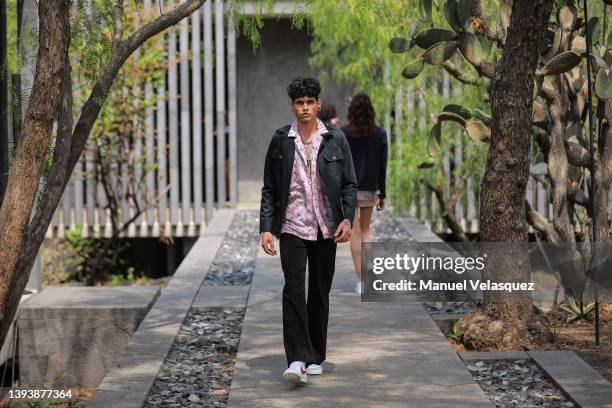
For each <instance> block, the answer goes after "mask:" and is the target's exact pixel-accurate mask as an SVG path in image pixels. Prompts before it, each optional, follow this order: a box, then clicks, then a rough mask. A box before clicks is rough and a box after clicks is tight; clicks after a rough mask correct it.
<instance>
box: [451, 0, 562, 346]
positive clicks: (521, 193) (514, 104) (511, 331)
mask: <svg viewBox="0 0 612 408" xmlns="http://www.w3.org/2000/svg"><path fill="white" fill-rule="evenodd" d="M551 9H552V4H551V1H550V0H515V1H514V2H513V5H512V16H511V19H510V26H509V28H508V35H507V38H506V43H505V46H504V51H503V55H502V58H501V60H500V61H499V63H498V66H497V69H496V72H495V76H494V77H493V79H492V82H491V89H490V91H491V92H490V94H491V112H492V129H491V146H490V148H489V155H488V159H487V165H486V168H485V174H484V177H483V180H482V184H481V196H480V227H481V241H483V242H490V243H496V244H494V245H492V247H491V249H493V248H495V249H496V250H495V251H494V252H493V254H492V255H493V256H491V257H490V258H489V261H488V263H487V264H488V265H487V268H486V269H485V272H484V274H483V279H484V280H486V279H490V280H491V281H492V282H528V281H529V279H530V265H529V259H528V257H527V254H526V253H525V252H524V251H523V250H522V248H524V247H523V244H525V243H526V242H527V221H526V216H525V190H526V186H527V181H528V178H529V152H530V147H531V133H532V128H531V123H532V107H533V88H534V80H535V70H536V67H537V62H538V53H537V47H538V44H541V43H542V41H543V40H544V34H545V32H546V28H547V23H548V19H549V16H550V13H551ZM483 300H484V306H483V307H481V308H479V309H478V310H476V311H475V312H474V313H471V314H469V315H467V316H465V317H464V318H462V319H461V320H460V324H459V330H460V332H461V334H462V336H463V340H464V343H466V344H467V345H468V346H471V347H474V348H478V349H492V348H493V349H495V348H501V349H510V348H522V347H525V346H527V345H528V344H531V343H533V342H536V341H537V339H535V338H533V336H532V335H531V334H530V331H529V330H528V329H529V327H528V324H529V323H532V322H536V323H537V324H538V325H539V326H540V327H538V329H542V330H537V331H538V332H541V331H544V332H546V329H547V328H546V327H543V325H545V324H544V321H543V320H541V319H539V318H537V316H536V312H535V309H534V307H533V305H532V303H531V300H530V298H529V296H528V295H527V293H526V292H524V291H517V292H512V293H508V292H503V291H497V292H493V291H489V292H485V293H484V297H483Z"/></svg>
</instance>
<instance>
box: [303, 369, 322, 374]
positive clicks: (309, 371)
mask: <svg viewBox="0 0 612 408" xmlns="http://www.w3.org/2000/svg"><path fill="white" fill-rule="evenodd" d="M306 374H308V375H321V374H323V369H322V368H316V369H315V368H311V369H308V368H307V369H306Z"/></svg>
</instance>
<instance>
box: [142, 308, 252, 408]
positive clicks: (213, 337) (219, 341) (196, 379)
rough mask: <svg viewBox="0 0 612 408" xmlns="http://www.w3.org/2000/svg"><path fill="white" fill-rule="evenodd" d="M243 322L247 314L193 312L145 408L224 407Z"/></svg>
mask: <svg viewBox="0 0 612 408" xmlns="http://www.w3.org/2000/svg"><path fill="white" fill-rule="evenodd" d="M243 318H244V310H238V309H207V310H197V309H195V310H194V309H192V310H191V311H190V312H189V314H188V315H187V317H186V318H185V321H184V322H183V324H182V326H181V329H180V330H179V333H178V335H177V337H176V340H175V341H174V344H173V345H172V348H171V349H170V352H169V353H168V356H167V357H166V360H165V362H164V365H163V366H162V368H161V370H160V372H159V375H158V377H157V379H156V380H155V382H154V383H153V387H151V391H150V392H149V396H148V398H147V402H146V403H145V405H144V407H145V408H153V407H163V408H170V407H172V408H174V407H177V408H178V407H185V408H196V407H198V408H199V407H225V406H226V405H227V400H228V397H229V392H230V386H231V384H232V377H233V374H234V364H235V362H236V353H237V352H238V343H239V341H240V333H241V331H242V322H243Z"/></svg>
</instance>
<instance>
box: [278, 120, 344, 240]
mask: <svg viewBox="0 0 612 408" xmlns="http://www.w3.org/2000/svg"><path fill="white" fill-rule="evenodd" d="M327 132H328V130H327V128H326V127H325V125H324V124H323V122H322V121H320V120H319V119H317V131H316V134H315V136H314V137H313V139H312V147H311V150H310V154H311V165H310V166H311V169H310V174H308V165H307V163H306V152H305V149H304V144H303V143H302V138H301V137H298V136H299V130H298V126H297V122H296V121H293V123H292V124H291V129H290V130H289V134H288V135H287V136H288V137H292V138H294V141H295V158H294V160H293V170H292V172H291V185H290V186H289V200H288V202H287V210H286V213H285V221H284V222H283V226H282V228H281V233H283V232H287V233H289V234H293V235H295V236H297V237H300V238H302V239H306V240H311V241H316V240H317V226H319V227H321V232H322V233H323V237H324V238H333V237H334V232H335V230H334V220H333V217H332V212H331V209H330V206H329V203H328V202H327V197H325V195H324V194H323V191H322V190H321V181H320V178H319V173H318V171H317V156H318V153H319V146H321V141H322V140H323V136H322V134H324V133H327Z"/></svg>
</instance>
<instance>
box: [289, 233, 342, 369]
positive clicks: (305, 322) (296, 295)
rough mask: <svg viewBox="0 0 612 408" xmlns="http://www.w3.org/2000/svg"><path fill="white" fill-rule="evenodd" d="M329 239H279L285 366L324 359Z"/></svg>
mask: <svg viewBox="0 0 612 408" xmlns="http://www.w3.org/2000/svg"><path fill="white" fill-rule="evenodd" d="M336 246H337V244H336V243H335V242H334V240H333V239H324V238H323V234H322V232H321V229H320V228H319V230H318V239H317V240H316V241H309V240H305V239H301V238H299V237H297V236H295V235H292V234H287V233H283V234H281V236H280V258H281V266H282V268H283V274H284V276H285V286H284V288H283V338H284V345H285V355H286V357H287V365H289V364H291V362H292V361H304V362H306V365H308V364H311V363H314V364H321V363H322V362H323V360H325V347H326V343H327V322H328V318H329V291H330V289H331V285H332V279H333V277H334V270H335V266H336ZM306 261H308V299H306V295H305V284H304V282H305V276H306Z"/></svg>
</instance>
